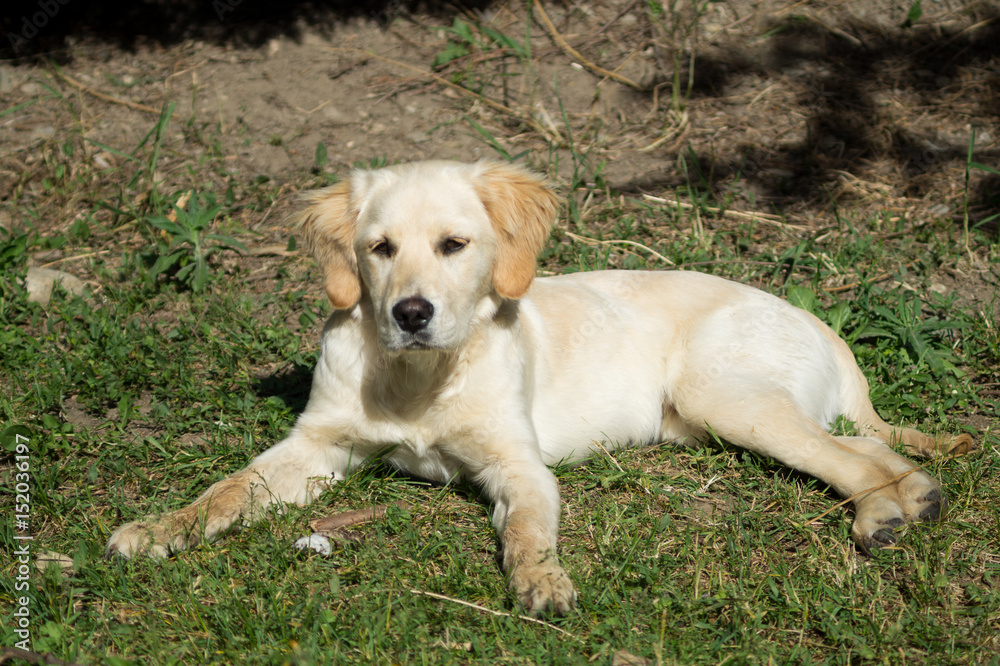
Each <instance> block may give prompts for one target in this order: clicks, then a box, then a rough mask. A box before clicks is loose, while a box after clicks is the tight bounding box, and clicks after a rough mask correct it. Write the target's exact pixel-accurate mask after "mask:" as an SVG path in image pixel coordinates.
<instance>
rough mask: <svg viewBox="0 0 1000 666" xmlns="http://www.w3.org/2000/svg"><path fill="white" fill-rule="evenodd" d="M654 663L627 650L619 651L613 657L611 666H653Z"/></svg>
mask: <svg viewBox="0 0 1000 666" xmlns="http://www.w3.org/2000/svg"><path fill="white" fill-rule="evenodd" d="M652 663H653V661H652V660H651V659H646V658H645V657H640V656H638V655H634V654H632V653H631V652H629V651H627V650H618V651H617V652H615V653H614V654H613V655H612V656H611V666H651V665H652Z"/></svg>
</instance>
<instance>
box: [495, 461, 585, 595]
mask: <svg viewBox="0 0 1000 666" xmlns="http://www.w3.org/2000/svg"><path fill="white" fill-rule="evenodd" d="M477 476H478V480H479V481H480V482H481V483H482V484H483V486H484V488H485V489H486V491H487V493H488V494H489V495H490V497H491V498H492V499H493V502H494V505H495V509H494V511H493V525H494V527H495V528H496V530H497V533H498V534H499V536H500V542H501V545H502V547H503V565H504V570H505V571H506V572H507V578H508V581H509V582H510V587H511V590H513V592H514V593H515V594H516V595H517V598H518V600H519V601H520V602H521V603H522V604H523V605H524V606H525V608H527V609H528V610H529V611H531V612H532V613H534V614H537V613H544V612H554V613H557V614H563V613H566V612H568V611H569V610H570V609H571V608H572V607H573V606H574V605H575V604H576V590H575V589H573V583H572V581H571V580H570V579H569V576H567V575H566V572H565V571H563V568H562V567H561V566H559V560H558V558H557V557H556V534H557V530H558V528H559V513H560V510H559V486H558V483H557V482H556V477H555V475H553V474H552V472H551V471H550V470H549V469H548V468H547V467H546V466H545V465H544V464H543V463H542V462H541V461H540V460H510V459H497V460H495V461H493V462H491V463H489V464H487V465H486V466H485V467H484V468H483V469H482V471H481V472H480V473H479V474H478V475H477Z"/></svg>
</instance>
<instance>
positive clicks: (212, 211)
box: [146, 193, 247, 292]
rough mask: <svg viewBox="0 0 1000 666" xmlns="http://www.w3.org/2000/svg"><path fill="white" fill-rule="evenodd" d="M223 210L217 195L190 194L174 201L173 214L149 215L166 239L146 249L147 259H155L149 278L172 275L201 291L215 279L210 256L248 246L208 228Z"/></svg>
mask: <svg viewBox="0 0 1000 666" xmlns="http://www.w3.org/2000/svg"><path fill="white" fill-rule="evenodd" d="M221 210H222V206H221V205H219V204H217V203H216V202H215V197H214V196H213V195H211V194H198V193H187V194H184V195H182V196H181V197H180V199H179V200H178V201H177V203H176V204H174V206H173V213H172V214H171V215H156V216H151V217H148V218H146V220H147V222H149V224H150V225H151V226H152V227H154V228H156V229H158V230H159V231H160V232H162V234H161V238H162V240H157V241H156V242H155V244H154V245H153V247H152V248H150V249H148V250H147V252H146V257H147V259H151V260H152V266H151V268H150V269H149V278H150V279H151V280H155V279H156V277H157V276H159V275H163V274H169V275H172V277H173V278H174V279H175V280H177V281H178V282H180V283H182V284H184V285H186V286H188V287H190V288H191V289H192V290H193V291H196V292H198V291H201V290H203V289H204V288H205V286H206V285H207V284H208V283H209V281H210V280H211V279H212V275H213V274H212V271H210V270H209V261H208V260H209V257H211V256H212V255H213V254H215V253H217V252H220V251H222V250H227V249H228V250H239V251H242V252H246V249H247V248H246V246H245V245H243V243H241V242H240V241H238V240H236V239H235V238H233V237H232V236H226V235H224V234H218V233H211V232H209V231H208V229H209V227H210V225H211V224H212V222H213V221H214V220H215V218H216V217H217V216H218V215H219V212H220V211H221Z"/></svg>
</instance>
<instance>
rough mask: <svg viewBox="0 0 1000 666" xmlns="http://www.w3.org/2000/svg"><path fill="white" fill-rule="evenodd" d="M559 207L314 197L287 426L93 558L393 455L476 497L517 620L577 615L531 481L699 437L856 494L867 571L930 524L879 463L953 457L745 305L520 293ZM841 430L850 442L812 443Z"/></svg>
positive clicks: (446, 184)
mask: <svg viewBox="0 0 1000 666" xmlns="http://www.w3.org/2000/svg"><path fill="white" fill-rule="evenodd" d="M557 207H558V199H557V197H556V196H555V194H554V193H553V192H552V191H551V190H550V189H549V188H548V187H547V186H546V184H545V183H544V182H543V180H542V179H541V178H539V177H538V176H536V175H533V174H531V173H529V172H527V171H525V170H523V169H520V168H517V167H514V166H510V165H506V164H497V163H491V162H479V163H476V164H459V163H452V162H421V163H415V164H406V165H401V166H394V167H390V168H386V169H379V170H375V171H356V172H354V173H353V174H352V175H351V176H350V178H348V179H347V180H345V181H343V182H341V183H339V184H337V185H334V186H333V187H329V188H326V189H323V190H319V191H316V192H313V193H311V194H309V195H308V196H307V197H306V199H305V207H304V211H303V212H302V213H301V215H300V218H299V224H300V225H301V229H302V231H303V233H304V236H305V239H306V243H307V245H308V246H309V248H310V249H311V251H312V253H313V255H314V256H315V257H316V259H317V260H318V262H319V263H320V265H321V266H322V267H323V271H324V274H325V280H326V293H327V295H328V296H329V298H330V301H331V302H332V304H333V307H334V312H333V314H332V315H331V316H330V319H329V320H328V321H327V323H326V326H325V327H324V329H323V336H322V355H321V357H320V360H319V365H318V367H317V368H316V372H315V377H314V379H313V385H312V392H311V394H310V396H309V403H308V405H307V407H306V409H305V411H304V412H303V413H302V414H301V416H299V419H298V421H297V423H296V424H295V427H294V428H293V429H292V431H291V432H290V433H289V435H288V437H287V438H286V439H285V440H283V441H282V442H280V443H279V444H277V445H276V446H274V447H273V448H271V449H269V450H267V451H265V452H264V453H262V454H261V455H259V456H258V457H257V458H255V459H254V460H253V461H252V462H251V463H250V464H249V465H248V466H247V467H246V469H244V470H242V471H240V472H237V473H236V474H235V475H233V476H232V477H230V478H227V479H224V480H222V481H219V482H218V483H216V484H214V485H213V486H211V487H210V488H209V489H208V490H206V491H205V493H204V494H202V495H201V496H200V497H199V498H198V499H197V500H195V502H194V503H193V504H191V505H190V506H188V507H187V508H184V509H180V510H178V511H174V512H172V513H168V514H166V515H164V516H159V517H154V518H150V519H148V520H142V521H139V522H133V523H129V524H127V525H124V526H122V527H121V528H119V529H118V530H117V531H116V532H115V533H114V534H113V535H112V536H111V539H110V541H109V542H108V552H109V553H120V554H121V555H124V556H126V557H130V556H134V555H138V554H140V553H146V554H148V555H152V556H161V557H162V556H166V555H167V554H168V553H170V552H173V551H179V550H182V549H184V548H186V547H188V546H190V545H192V544H195V543H198V542H199V541H201V540H203V539H212V538H214V537H215V536H216V535H218V534H219V533H220V532H222V531H224V530H226V529H227V528H229V527H231V526H232V525H234V524H235V523H237V522H242V521H246V520H252V519H254V518H255V517H257V516H259V515H260V513H261V510H262V509H263V508H264V507H266V506H268V505H271V504H274V503H277V502H294V503H296V504H304V503H307V502H309V501H311V500H313V499H314V498H315V497H316V496H317V495H318V494H319V493H321V492H322V490H323V488H325V487H326V486H327V485H328V484H330V483H332V482H335V481H337V480H340V479H343V478H344V477H345V475H346V474H348V473H349V472H350V471H351V469H352V468H354V467H357V466H358V465H360V464H361V463H362V462H364V460H365V459H367V458H368V457H369V456H372V455H375V454H378V453H381V452H385V451H387V450H388V451H389V453H388V454H387V460H388V461H389V462H390V463H391V464H393V465H395V466H396V467H398V468H399V469H401V470H404V471H406V472H409V473H412V474H414V475H417V476H420V477H423V478H426V479H430V480H436V481H441V482H444V481H447V480H449V479H452V478H455V477H459V478H465V479H468V480H470V481H472V482H473V483H476V484H479V485H480V486H481V487H482V488H483V489H484V490H485V492H486V493H487V495H488V496H489V497H490V499H491V500H492V501H493V503H494V506H495V509H494V512H493V524H494V525H495V527H496V530H497V532H498V534H499V536H500V540H501V543H502V548H503V566H504V568H505V570H506V572H507V576H508V578H509V582H510V587H511V588H512V590H513V591H514V593H515V594H516V595H517V598H518V599H519V600H520V602H521V603H523V604H524V606H526V607H527V608H528V609H530V610H531V611H532V612H541V611H546V610H549V611H554V612H558V613H562V612H566V611H567V610H569V609H570V608H571V607H572V606H573V605H574V603H575V600H576V592H575V590H574V588H573V584H572V582H571V581H570V579H569V577H568V576H567V575H566V572H565V571H563V568H562V567H561V566H560V564H559V560H558V559H557V557H556V531H557V528H558V524H559V515H560V506H559V489H558V486H557V483H556V478H555V476H553V474H552V472H551V471H550V470H549V469H548V468H547V467H546V465H548V464H552V463H556V462H559V461H581V460H583V459H584V458H586V457H587V455H589V454H590V453H591V452H592V451H594V450H595V449H597V448H601V447H602V445H601V444H600V442H607V443H608V445H610V446H613V447H614V446H625V445H629V444H635V445H641V444H646V443H649V442H660V441H667V440H681V439H685V438H694V439H697V438H701V437H704V436H705V435H706V434H707V432H708V431H711V432H713V433H715V434H717V435H718V436H720V437H723V438H725V439H727V440H729V441H730V442H732V443H733V444H736V445H738V446H741V447H745V448H747V449H749V450H751V451H756V452H758V453H761V454H765V455H768V456H772V457H774V458H776V459H778V460H780V461H781V462H783V463H784V464H786V465H789V466H790V467H793V468H795V469H797V470H801V471H803V472H805V473H807V474H811V475H812V476H815V477H817V478H819V479H821V480H823V481H824V482H826V483H828V484H830V486H832V487H833V488H834V489H836V491H837V492H838V493H840V494H841V495H843V496H845V497H850V496H855V495H857V497H856V498H855V499H854V507H855V512H856V516H855V520H854V526H853V536H854V540H855V541H856V542H857V544H858V545H859V546H860V547H861V549H862V550H865V551H867V550H869V549H871V548H876V547H878V546H879V545H880V544H891V543H893V542H894V541H895V537H894V536H893V532H894V530H895V529H896V528H898V527H900V526H901V525H903V524H904V523H906V522H909V521H914V520H928V519H930V520H933V519H937V518H938V517H940V516H941V515H942V512H943V510H944V507H945V498H944V496H943V495H942V493H941V490H940V486H939V485H938V483H937V482H936V481H935V480H934V479H933V478H931V477H930V476H929V475H927V474H926V473H925V472H923V471H922V470H920V469H918V468H917V466H916V465H915V464H914V463H913V462H911V461H910V460H908V459H906V458H904V457H903V456H900V455H898V454H896V453H894V452H893V451H892V449H890V448H889V446H887V443H888V442H890V441H899V442H902V444H903V445H904V446H905V447H906V449H907V450H908V451H910V452H911V453H914V454H917V455H922V456H929V455H933V454H936V453H939V452H946V451H951V450H954V449H963V448H966V449H967V448H968V447H969V446H970V445H971V438H969V436H968V435H961V436H960V437H957V438H952V437H944V438H939V439H935V438H931V437H928V436H926V435H924V434H921V433H919V432H917V431H916V430H912V429H909V428H895V427H891V426H889V425H887V424H886V423H885V422H884V421H882V419H881V418H879V416H878V415H877V414H876V413H875V410H874V409H873V408H872V405H871V402H870V400H869V399H868V385H867V383H866V381H865V377H864V375H863V374H862V373H861V371H860V370H859V369H858V367H857V364H856V362H855V360H854V357H853V355H852V354H851V351H850V349H849V348H848V346H847V345H846V344H845V343H844V342H843V341H842V340H841V339H839V338H838V337H837V336H836V335H835V334H834V333H833V331H831V330H830V329H829V328H828V327H827V326H826V325H825V324H823V323H822V322H821V321H820V320H818V319H817V318H815V317H813V316H812V315H811V314H809V313H807V312H804V311H802V310H799V309H797V308H795V307H792V306H791V305H789V304H787V303H786V302H784V301H782V300H780V299H778V298H776V297H774V296H771V295H768V294H766V293H764V292H762V291H759V290H757V289H753V288H751V287H748V286H745V285H741V284H737V283H735V282H730V281H728V280H724V279H722V278H718V277H712V276H709V275H703V274H700V273H692V272H682V271H673V272H644V271H601V272H593V273H576V274H572V275H564V276H559V277H551V278H539V279H534V278H535V258H536V255H537V253H538V252H539V250H540V249H541V248H542V246H543V244H544V243H545V241H546V239H547V238H548V235H549V230H550V227H551V225H552V223H553V221H554V219H555V216H556V212H557ZM838 415H845V416H846V417H847V418H849V419H851V420H852V421H854V422H855V423H856V424H857V427H858V429H859V430H860V432H861V433H862V436H859V437H839V436H833V435H831V434H829V433H828V432H827V430H828V428H829V427H830V425H831V424H832V423H833V422H834V420H835V419H836V418H837V417H838ZM910 471H912V473H911V474H908V475H904V476H902V477H901V478H898V480H896V481H895V482H893V483H888V485H887V482H889V481H890V480H892V479H896V478H897V477H900V475H901V474H904V473H905V472H910ZM859 493H860V494H859Z"/></svg>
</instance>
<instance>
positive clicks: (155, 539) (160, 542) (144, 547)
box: [104, 521, 184, 559]
mask: <svg viewBox="0 0 1000 666" xmlns="http://www.w3.org/2000/svg"><path fill="white" fill-rule="evenodd" d="M178 539H179V537H177V536H173V537H172V536H171V534H170V531H169V530H168V529H166V528H165V527H164V525H163V524H162V523H159V522H156V521H150V522H146V521H136V522H133V523H126V524H125V525H122V526H121V527H119V528H118V529H117V530H115V533H114V534H112V535H111V538H110V539H108V546H107V548H106V549H105V552H104V554H105V557H114V556H116V555H118V556H121V557H125V558H132V557H135V556H136V555H148V556H149V557H152V558H154V559H162V558H166V557H169V556H170V553H171V551H172V550H181V549H183V547H184V544H183V543H172V542H177V541H178ZM180 541H181V542H183V539H180Z"/></svg>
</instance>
